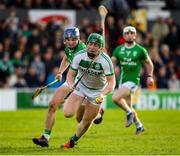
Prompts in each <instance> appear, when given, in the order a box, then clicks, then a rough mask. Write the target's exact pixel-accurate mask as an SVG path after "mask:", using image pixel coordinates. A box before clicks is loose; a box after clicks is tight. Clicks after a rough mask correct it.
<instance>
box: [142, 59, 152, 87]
mask: <svg viewBox="0 0 180 156" xmlns="http://www.w3.org/2000/svg"><path fill="white" fill-rule="evenodd" d="M144 64H145V66H146V69H147V73H148V78H147V85H148V86H152V85H153V84H154V79H153V70H154V66H153V63H152V61H151V59H150V58H149V57H148V58H147V59H146V60H145V61H144Z"/></svg>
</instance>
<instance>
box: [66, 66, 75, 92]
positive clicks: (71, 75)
mask: <svg viewBox="0 0 180 156" xmlns="http://www.w3.org/2000/svg"><path fill="white" fill-rule="evenodd" d="M76 74H77V72H76V71H75V70H72V69H69V71H68V74H67V77H66V79H67V83H68V86H69V88H70V89H71V90H73V89H74V78H75V76H76Z"/></svg>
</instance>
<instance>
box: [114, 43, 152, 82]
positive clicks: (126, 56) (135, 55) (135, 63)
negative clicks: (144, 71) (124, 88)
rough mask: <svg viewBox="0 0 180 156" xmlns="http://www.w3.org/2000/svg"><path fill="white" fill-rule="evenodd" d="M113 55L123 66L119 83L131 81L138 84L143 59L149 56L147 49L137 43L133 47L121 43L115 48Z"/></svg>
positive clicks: (121, 66)
mask: <svg viewBox="0 0 180 156" xmlns="http://www.w3.org/2000/svg"><path fill="white" fill-rule="evenodd" d="M113 57H115V58H116V59H117V60H118V61H119V64H120V68H121V74H120V82H119V83H120V84H122V83H125V82H127V81H131V82H134V83H135V84H137V85H138V84H139V82H140V70H141V66H142V61H144V60H146V59H147V58H148V57H149V56H148V53H147V50H146V49H145V48H143V47H142V46H140V45H139V44H136V43H135V45H134V46H133V47H131V48H128V47H126V46H125V45H120V46H118V47H117V48H116V49H115V50H114V52H113Z"/></svg>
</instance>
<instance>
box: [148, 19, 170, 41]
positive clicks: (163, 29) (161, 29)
mask: <svg viewBox="0 0 180 156" xmlns="http://www.w3.org/2000/svg"><path fill="white" fill-rule="evenodd" d="M151 33H152V35H153V38H154V39H156V40H158V41H159V42H160V41H162V39H163V38H164V37H165V36H166V35H167V34H168V33H169V28H168V25H167V24H166V23H165V20H164V19H163V18H162V17H159V18H158V20H157V21H156V23H154V24H153V26H152V29H151Z"/></svg>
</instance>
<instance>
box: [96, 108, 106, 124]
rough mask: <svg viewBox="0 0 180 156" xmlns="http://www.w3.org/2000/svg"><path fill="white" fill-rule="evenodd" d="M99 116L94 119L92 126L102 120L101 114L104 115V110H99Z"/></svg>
mask: <svg viewBox="0 0 180 156" xmlns="http://www.w3.org/2000/svg"><path fill="white" fill-rule="evenodd" d="M99 114H100V115H101V116H100V117H97V118H95V120H94V124H100V123H101V122H102V120H103V114H104V110H103V109H102V108H101V110H100V112H99Z"/></svg>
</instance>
